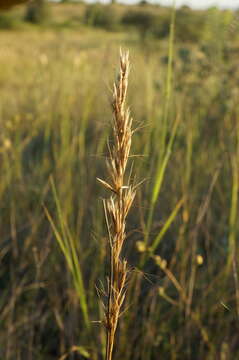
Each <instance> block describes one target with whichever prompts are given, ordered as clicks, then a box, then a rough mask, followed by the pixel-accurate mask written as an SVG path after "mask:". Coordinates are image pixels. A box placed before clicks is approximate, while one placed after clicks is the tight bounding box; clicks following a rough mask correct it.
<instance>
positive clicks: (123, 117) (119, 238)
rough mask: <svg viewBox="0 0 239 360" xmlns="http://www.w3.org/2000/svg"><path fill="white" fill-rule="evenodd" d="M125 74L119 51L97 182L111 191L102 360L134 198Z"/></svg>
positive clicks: (124, 56)
mask: <svg viewBox="0 0 239 360" xmlns="http://www.w3.org/2000/svg"><path fill="white" fill-rule="evenodd" d="M128 75H129V54H128V52H126V53H122V52H121V51H120V72H119V77H118V80H117V82H116V83H115V84H114V88H113V101H112V109H113V124H112V126H113V144H112V145H111V146H110V145H109V147H108V149H109V158H108V160H107V162H106V164H107V170H108V175H109V181H104V180H101V179H98V180H99V181H100V183H101V184H102V185H103V186H104V187H105V188H106V189H109V190H111V192H112V195H111V197H110V198H109V199H106V200H103V204H104V211H105V219H106V225H107V230H108V236H109V245H110V246H109V247H110V274H109V280H108V289H107V305H106V307H105V328H106V334H107V345H106V357H105V359H106V360H111V359H112V352H113V346H114V339H115V332H116V328H117V324H118V320H119V316H120V313H121V307H122V305H123V302H124V299H125V292H126V278H127V272H128V270H127V261H126V260H125V259H123V260H122V259H121V257H120V255H121V250H122V246H123V244H124V241H125V239H126V230H125V225H126V217H127V214H128V212H129V209H130V207H131V205H132V202H133V200H134V197H135V186H133V185H132V184H131V183H130V178H128V180H127V181H126V185H125V171H126V168H127V162H128V159H129V154H130V148H131V138H132V117H131V116H130V111H129V109H128V108H127V107H126V95H127V88H128Z"/></svg>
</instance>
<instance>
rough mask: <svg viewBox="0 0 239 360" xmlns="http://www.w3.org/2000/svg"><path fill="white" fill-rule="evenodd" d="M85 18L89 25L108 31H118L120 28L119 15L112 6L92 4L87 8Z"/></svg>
mask: <svg viewBox="0 0 239 360" xmlns="http://www.w3.org/2000/svg"><path fill="white" fill-rule="evenodd" d="M84 18H85V22H86V24H87V25H90V26H96V27H101V28H104V29H106V30H117V28H118V26H119V14H118V12H117V9H116V8H115V6H114V5H112V4H108V5H103V4H90V5H88V6H87V7H86V11H85V16H84Z"/></svg>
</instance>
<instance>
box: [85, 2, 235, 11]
mask: <svg viewBox="0 0 239 360" xmlns="http://www.w3.org/2000/svg"><path fill="white" fill-rule="evenodd" d="M89 2H96V1H95V0H93V1H89ZM100 2H102V3H108V2H110V1H109V0H101V1H100ZM119 2H120V3H122V4H135V3H138V2H139V0H133V1H131V0H120V1H119ZM149 2H151V3H153V4H158V5H162V6H172V5H173V3H174V1H173V0H151V1H150V0H149ZM183 5H186V6H189V7H191V8H192V9H207V8H211V7H214V6H216V7H218V8H220V9H234V10H235V9H239V3H238V0H200V3H199V1H198V0H176V7H181V6H183Z"/></svg>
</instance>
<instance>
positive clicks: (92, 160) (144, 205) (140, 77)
mask: <svg viewBox="0 0 239 360" xmlns="http://www.w3.org/2000/svg"><path fill="white" fill-rule="evenodd" d="M49 6H50V9H49V18H48V20H47V21H46V22H44V23H42V24H35V25H33V24H30V23H27V22H24V21H23V20H22V19H23V17H24V14H25V12H26V7H25V6H23V7H16V8H13V9H12V10H11V11H10V12H7V13H6V12H5V13H2V14H0V27H1V28H2V30H1V31H0V89H1V96H0V129H1V131H0V173H1V177H0V199H1V200H0V238H1V241H0V260H1V266H0V288H1V296H0V324H1V325H0V359H3V360H12V359H14V360H16V359H18V360H23V359H24V360H33V359H34V360H41V359H42V360H43V359H44V360H51V359H52V360H53V359H54V360H56V359H61V360H63V359H68V358H69V359H87V358H89V359H91V360H100V359H103V356H104V343H105V335H104V329H103V327H102V326H101V325H100V324H99V323H98V321H99V320H101V319H102V308H101V306H100V302H99V299H98V297H97V292H96V286H97V287H101V284H104V285H105V284H106V280H105V274H106V272H107V271H106V270H107V264H106V251H107V239H106V231H105V225H104V216H103V211H102V204H101V198H102V197H103V196H104V191H103V190H102V189H101V187H100V186H99V185H98V183H97V181H96V178H97V177H101V176H102V174H104V173H105V168H104V157H105V156H106V153H107V139H108V136H110V130H109V129H110V119H111V116H112V115H111V109H110V104H109V101H110V100H109V99H110V97H111V87H112V82H113V80H114V78H115V76H116V65H117V61H118V54H119V48H120V46H121V47H123V48H124V49H129V51H130V61H131V64H132V68H131V74H130V86H129V99H128V102H129V104H130V108H131V112H132V115H133V117H134V126H135V128H138V131H137V132H136V133H135V135H134V139H133V154H134V155H136V156H135V157H132V162H133V165H134V169H135V172H136V174H137V179H139V180H141V179H145V182H144V183H143V184H142V185H141V186H140V187H139V189H138V195H137V198H136V201H135V203H134V206H133V209H132V211H131V213H130V215H129V221H128V240H127V246H126V250H125V255H126V257H127V258H128V260H129V263H130V264H131V266H132V275H131V278H130V281H129V290H128V293H127V300H126V303H125V312H124V313H123V315H122V320H121V323H120V326H119V336H118V341H117V348H116V353H115V360H123V359H124V360H158V359H164V360H167V359H171V360H216V359H219V360H229V359H239V337H238V319H239V288H238V286H239V285H238V280H237V276H238V275H237V274H238V267H239V264H238V245H237V239H238V223H237V218H238V181H239V178H238V176H239V174H238V170H239V163H238V161H239V157H238V156H239V118H238V116H239V107H238V95H239V89H238V86H239V70H238V54H239V31H238V30H239V23H238V14H237V12H232V11H229V10H228V11H220V10H218V9H216V8H212V9H209V10H207V11H198V12H196V11H192V10H189V9H187V8H183V9H180V10H178V11H176V25H175V34H174V37H173V31H171V40H170V23H171V24H172V20H170V19H172V9H169V8H163V7H159V6H155V7H154V6H152V5H147V4H146V5H145V4H141V5H137V6H136V5H135V6H126V5H118V4H115V5H108V7H107V10H105V9H106V7H103V5H97V6H98V7H103V12H105V13H107V11H108V9H109V8H110V7H111V10H110V11H112V6H113V7H114V10H113V11H114V16H115V17H114V18H113V17H112V18H113V19H116V18H117V19H119V18H120V17H121V16H123V14H126V13H129V12H130V11H131V12H132V11H135V12H136V15H137V14H138V13H137V11H139V12H143V13H144V12H146V13H157V14H158V15H157V16H158V18H157V21H159V22H157V21H156V20H155V19H153V20H152V17H150V19H151V20H150V21H156V22H154V23H153V27H151V25H152V23H151V22H148V23H147V24H149V25H147V26H148V27H147V31H146V30H145V29H146V28H145V26H146V25H144V27H143V28H142V27H141V25H139V24H141V23H140V22H137V21H138V18H137V16H139V15H137V16H136V20H137V21H136V20H135V15H134V20H132V17H131V20H129V17H128V18H127V19H128V20H127V21H128V22H127V21H126V20H125V21H124V22H122V21H121V22H120V21H119V20H117V21H118V22H117V21H116V20H114V21H115V22H117V23H116V25H117V26H115V22H113V23H112V22H109V21H108V20H107V21H106V23H105V22H104V21H103V25H102V21H101V22H98V23H97V24H96V23H95V22H94V21H93V20H92V18H91V22H89V14H91V15H92V13H93V14H95V9H93V10H94V11H93V12H92V6H90V5H85V4H83V3H82V4H71V3H70V4H54V5H53V4H51V5H49ZM89 9H90V10H89ZM87 11H88V13H87ZM97 11H99V8H98V10H97ZM101 11H102V9H101ZM180 11H181V12H180ZM87 14H88V15H87ZM110 14H112V13H110ZM131 15H132V14H131ZM140 16H141V15H140ZM150 16H151V15H150ZM146 18H147V19H149V18H148V17H147V16H146V17H144V18H143V19H146ZM95 19H96V17H95ZM110 19H111V16H110ZM140 19H142V17H141V18H140ZM160 19H164V20H165V19H166V20H167V21H166V20H165V21H166V22H163V21H162V24H163V25H162V26H163V27H162V28H160V29H161V30H160V35H158V34H159V33H158V32H157V31H156V30H155V29H158V26H159V23H160ZM185 19H186V24H187V25H188V26H189V25H190V26H189V27H186V28H185V27H184V24H185ZM190 19H191V20H190ZM192 19H193V20H192ZM202 19H203V25H200V24H201V21H202ZM130 21H131V23H130ZM133 21H134V22H133ZM147 21H149V20H147ZM1 24H3V26H1ZM105 24H106V25H105ZM109 24H110V25H109ZM198 24H199V25H198ZM160 26H161V25H160ZM152 29H153V30H152ZM162 29H163V30H162ZM171 30H173V28H172V27H171ZM103 177H104V176H103ZM44 208H45V209H47V211H48V212H49V214H50V216H51V219H52V223H53V224H54V225H55V226H56V229H57V232H58V235H59V238H60V239H63V240H64V241H70V242H71V243H70V244H73V245H72V246H73V247H74V251H75V256H76V258H77V259H78V260H79V263H78V265H77V269H76V268H74V269H73V271H70V269H69V267H68V266H67V261H66V260H65V258H64V256H63V254H62V251H61V249H60V246H59V241H58V243H57V241H56V236H55V235H56V232H55V233H54V230H53V227H52V224H51V223H50V222H49V218H47V216H46V211H45V210H44ZM58 240H59V239H58ZM68 265H69V263H68ZM76 273H77V274H78V275H75V277H74V274H76ZM72 275H73V276H72ZM81 277H82V282H81ZM77 286H78V287H77ZM79 286H80V287H79ZM84 304H85V305H84Z"/></svg>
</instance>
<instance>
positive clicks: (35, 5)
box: [25, 0, 49, 24]
mask: <svg viewBox="0 0 239 360" xmlns="http://www.w3.org/2000/svg"><path fill="white" fill-rule="evenodd" d="M48 15H49V9H48V5H47V4H46V2H45V0H32V1H30V2H29V4H28V5H27V10H26V13H25V21H29V22H31V23H33V24H40V23H43V22H45V21H46V19H47V18H48Z"/></svg>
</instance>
